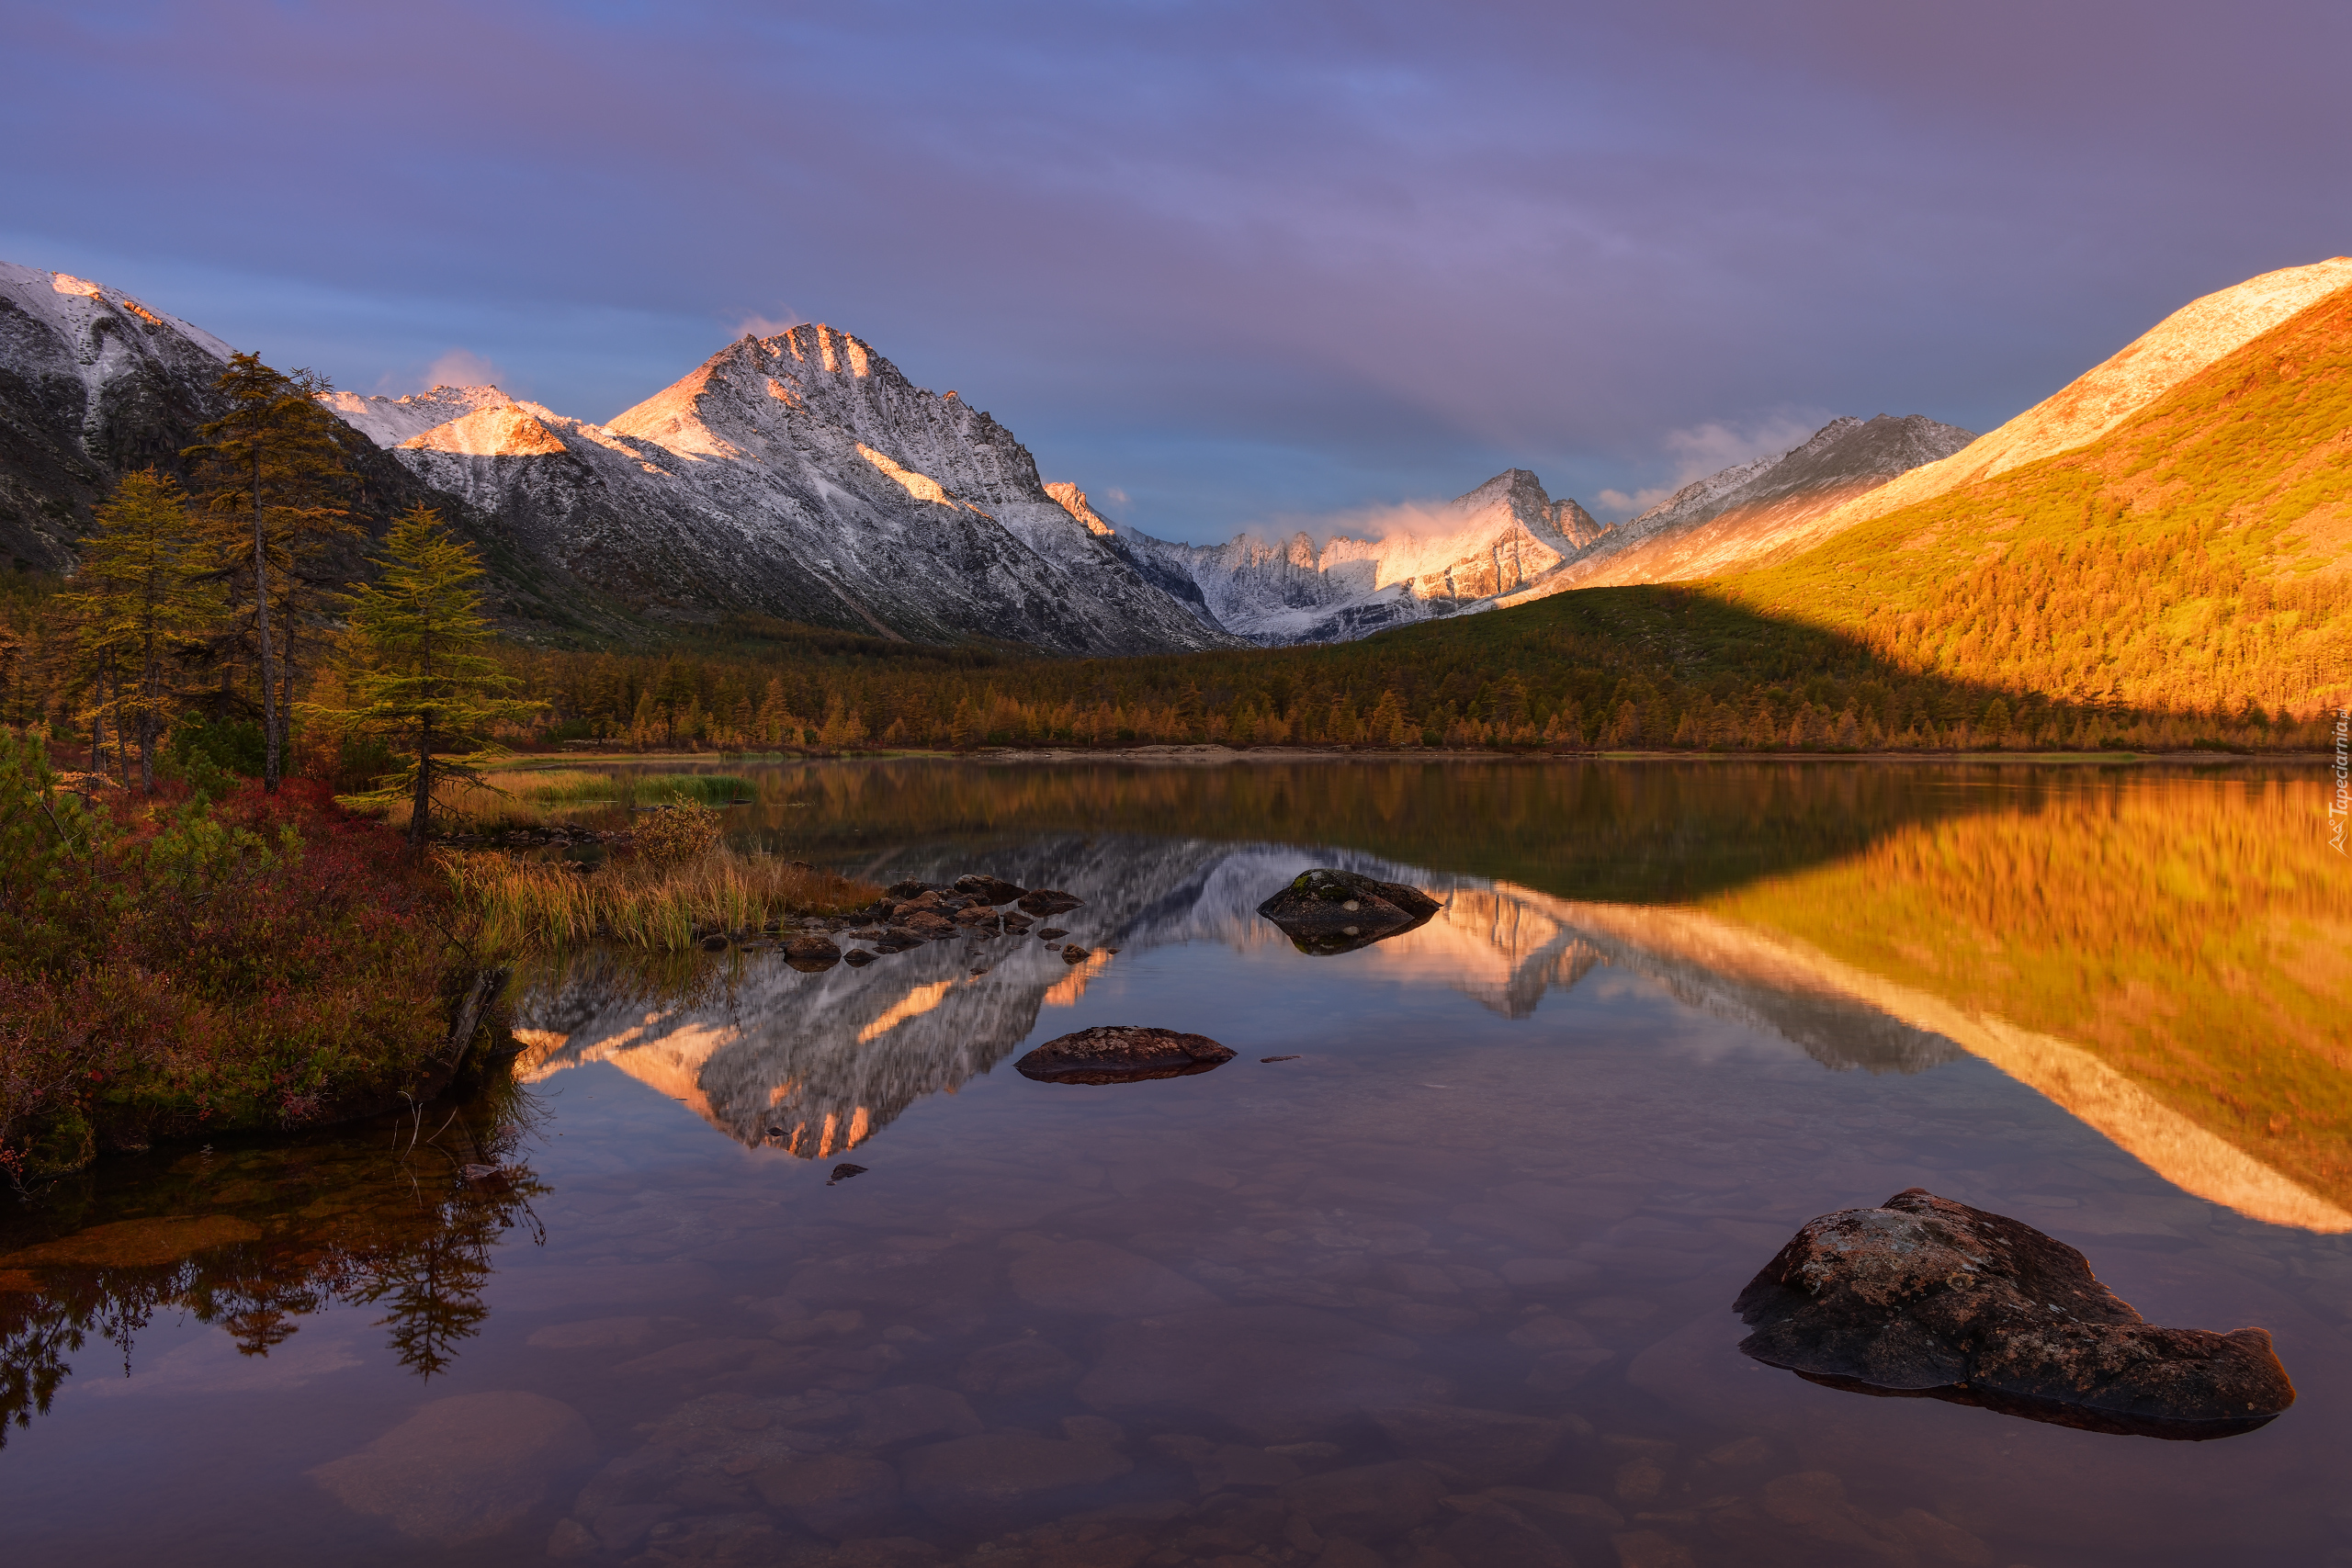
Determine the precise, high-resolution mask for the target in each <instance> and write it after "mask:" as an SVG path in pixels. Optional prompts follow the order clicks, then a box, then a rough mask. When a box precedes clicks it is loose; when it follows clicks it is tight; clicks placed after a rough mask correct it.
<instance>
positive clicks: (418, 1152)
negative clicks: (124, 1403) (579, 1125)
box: [0, 1083, 548, 1446]
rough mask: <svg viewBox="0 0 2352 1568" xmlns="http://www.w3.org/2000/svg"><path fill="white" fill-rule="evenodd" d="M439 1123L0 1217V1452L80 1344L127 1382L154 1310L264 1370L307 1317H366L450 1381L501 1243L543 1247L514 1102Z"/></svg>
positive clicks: (223, 1163)
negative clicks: (104, 1351)
mask: <svg viewBox="0 0 2352 1568" xmlns="http://www.w3.org/2000/svg"><path fill="white" fill-rule="evenodd" d="M436 1109H437V1108H436ZM442 1115H443V1118H444V1119H443V1121H442V1124H441V1126H440V1128H439V1130H438V1131H437V1132H436V1131H433V1130H432V1120H431V1118H430V1117H429V1116H423V1115H411V1116H402V1117H400V1118H396V1119H393V1120H392V1121H388V1122H375V1123H372V1124H368V1125H365V1126H360V1127H354V1128H347V1129H340V1130H337V1131H335V1132H334V1133H329V1134H320V1135H318V1136H315V1137H312V1138H308V1139H304V1140H302V1141H300V1142H296V1143H290V1144H282V1145H271V1146H266V1147H254V1148H232V1149H229V1150H226V1151H220V1152H216V1151H215V1150H213V1149H212V1148H210V1147H209V1146H208V1147H206V1148H204V1149H202V1150H199V1151H197V1152H193V1153H188V1154H184V1155H179V1156H171V1155H158V1156H150V1157H148V1158H145V1159H136V1160H127V1161H122V1162H118V1163H117V1164H116V1165H114V1166H113V1167H112V1168H108V1167H105V1166H102V1167H101V1168H99V1169H98V1170H97V1171H96V1172H94V1173H88V1174H85V1175H84V1176H82V1177H79V1178H75V1179H69V1180H67V1181H65V1182H61V1183H59V1184H58V1185H57V1186H55V1187H53V1188H51V1190H46V1191H43V1192H40V1193H37V1194H34V1195H33V1196H32V1197H31V1198H30V1199H29V1200H28V1201H26V1202H24V1203H23V1204H22V1205H21V1206H20V1207H19V1208H18V1209H17V1212H16V1213H10V1214H7V1215H6V1216H0V1446H5V1445H6V1440H7V1434H8V1430H9V1428H10V1427H17V1428H22V1427H29V1426H30V1425H31V1424H32V1418H33V1416H34V1415H35V1414H37V1413H46V1412H47V1411H48V1409H49V1407H50V1404H51V1400H52V1399H54V1398H55V1396H56V1393H57V1391H58V1389H59V1388H60V1387H61V1386H62V1384H63V1383H64V1382H65V1380H66V1379H67V1378H68V1377H70V1376H72V1375H73V1373H74V1362H73V1361H72V1360H70V1359H69V1358H70V1357H73V1356H74V1355H75V1354H76V1353H78V1352H80V1351H82V1350H83V1349H85V1348H88V1347H91V1346H93V1345H95V1344H96V1343H99V1342H104V1343H107V1344H109V1345H111V1346H113V1347H114V1348H115V1349H116V1351H117V1352H119V1355H120V1358H121V1361H122V1368H123V1373H124V1375H125V1376H130V1375H131V1373H132V1371H133V1359H132V1347H133V1344H134V1342H135V1340H136V1339H137V1337H138V1336H139V1335H140V1333H141V1331H143V1330H144V1329H145V1328H146V1327H147V1325H148V1324H149V1323H150V1322H151V1321H153V1318H154V1316H155V1315H156V1314H157V1313H159V1312H173V1313H185V1314H188V1315H189V1316H192V1317H194V1318H195V1319H196V1320H197V1321H198V1322H199V1323H206V1324H213V1325H219V1326H220V1328H221V1329H222V1330H224V1331H225V1332H226V1333H227V1334H228V1335H229V1337H231V1338H232V1340H234V1341H235V1343H236V1346H237V1349H238V1352H239V1353H240V1354H241V1355H246V1356H266V1355H268V1354H269V1352H270V1351H271V1350H272V1349H274V1348H277V1346H279V1345H282V1344H284V1343H285V1342H286V1341H287V1340H288V1338H289V1337H292V1336H293V1335H294V1334H295V1333H296V1332H297V1331H298V1330H299V1329H300V1326H301V1320H302V1319H303V1318H304V1317H306V1316H309V1315H311V1314H315V1313H318V1312H322V1311H323V1310H325V1309H326V1308H328V1307H331V1306H335V1305H338V1304H349V1305H356V1306H374V1305H380V1306H382V1307H384V1308H385V1309H386V1311H385V1315H384V1316H383V1317H381V1318H379V1319H378V1320H377V1326H379V1327H384V1328H388V1329H389V1330H390V1333H389V1335H388V1340H389V1343H390V1348H391V1349H392V1351H393V1353H394V1354H395V1355H396V1356H397V1357H398V1358H399V1359H400V1362H401V1365H402V1366H405V1367H408V1368H411V1369H413V1371H415V1372H416V1373H417V1375H418V1376H420V1377H424V1378H430V1377H432V1376H433V1375H434V1374H435V1372H438V1371H443V1370H444V1369H446V1368H447V1366H448V1365H449V1363H450V1362H451V1361H452V1360H454V1359H456V1357H457V1354H458V1345H459V1344H460V1343H461V1342H462V1341H463V1340H465V1339H467V1338H468V1337H471V1336H472V1335H474V1334H476V1333H478V1332H479V1331H480V1330H481V1325H482V1323H483V1321H484V1320H485V1319H486V1318H487V1317H488V1316H489V1310H490V1309H489V1308H488V1307H487V1306H486V1305H484V1304H483V1302H482V1290H483V1287H484V1286H485V1285H486V1284H487V1283H488V1281H489V1279H490V1276H491V1273H492V1269H493V1261H492V1253H493V1249H494V1248H495V1247H496V1246H497V1245H498V1243H499V1241H500V1240H501V1238H502V1237H503V1236H504V1235H505V1234H506V1233H507V1232H509V1231H520V1232H521V1233H522V1234H523V1235H526V1236H527V1237H529V1238H530V1240H531V1241H532V1242H533V1243H534V1244H537V1243H543V1242H544V1241H545V1240H546V1231H545V1229H544V1227H543V1226H542V1225H541V1224H540V1223H539V1220H538V1217H537V1214H536V1213H533V1211H532V1208H531V1201H532V1200H533V1199H534V1198H537V1197H540V1196H543V1195H544V1194H545V1193H546V1191H547V1190H548V1189H547V1187H546V1185H545V1184H544V1183H542V1182H541V1181H539V1180H538V1179H537V1178H536V1177H535V1176H533V1175H532V1174H531V1172H530V1171H529V1170H528V1169H526V1168H524V1167H522V1166H520V1165H519V1164H516V1163H514V1161H515V1153H516V1151H517V1150H518V1149H519V1148H520V1147H521V1145H522V1143H523V1140H524V1138H525V1137H526V1134H528V1132H529V1130H530V1122H531V1116H532V1102H531V1100H529V1098H528V1096H527V1094H526V1092H524V1091H523V1090H521V1089H517V1088H516V1087H515V1086H514V1085H512V1084H511V1083H500V1084H497V1085H495V1086H493V1087H492V1088H490V1089H485V1090H484V1091H483V1092H482V1094H481V1096H479V1097H478V1098H477V1099H475V1100H472V1101H470V1102H469V1103H467V1104H465V1105H462V1106H460V1107H458V1109H456V1110H455V1111H444V1112H442Z"/></svg>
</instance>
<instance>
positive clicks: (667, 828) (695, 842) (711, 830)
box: [629, 800, 725, 865]
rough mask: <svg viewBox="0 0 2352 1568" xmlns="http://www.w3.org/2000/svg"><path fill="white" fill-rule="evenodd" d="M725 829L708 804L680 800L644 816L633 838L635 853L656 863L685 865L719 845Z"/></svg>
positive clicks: (634, 830)
mask: <svg viewBox="0 0 2352 1568" xmlns="http://www.w3.org/2000/svg"><path fill="white" fill-rule="evenodd" d="M724 831H725V829H724V828H723V826H722V825H721V823H720V821H719V818H718V812H716V811H713V810H712V809H711V808H710V807H707V806H701V805H697V804H696V803H695V802H693V801H690V800H678V801H675V802H673V803H672V804H671V805H669V806H665V807H655V808H654V809H653V810H651V811H649V812H646V813H645V814H644V815H642V816H640V817H639V818H638V820H637V824H636V827H635V829H633V830H632V831H631V833H630V835H629V837H630V840H632V842H631V845H630V851H631V853H632V854H633V855H634V856H635V858H637V859H638V860H640V861H644V862H647V863H650V864H653V865H683V864H686V863H691V862H694V861H698V860H700V859H702V857H703V856H705V855H707V854H708V853H710V852H711V851H713V850H715V849H717V848H718V840H719V837H720V835H721V834H722V833H723V832H724Z"/></svg>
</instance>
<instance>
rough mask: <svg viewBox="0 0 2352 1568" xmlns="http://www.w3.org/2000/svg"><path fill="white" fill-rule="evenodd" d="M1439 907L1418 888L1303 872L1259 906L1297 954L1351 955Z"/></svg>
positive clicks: (1347, 873) (1330, 873) (1339, 874)
mask: <svg viewBox="0 0 2352 1568" xmlns="http://www.w3.org/2000/svg"><path fill="white" fill-rule="evenodd" d="M1442 907H1443V906H1442V905H1440V904H1439V903H1438V901H1437V900H1436V899H1434V898H1432V897H1430V896H1429V895H1428V894H1426V893H1424V892H1422V891H1421V890H1420V889H1419V888H1418V887H1408V886H1406V885H1405V884H1404V883H1401V882H1375V881H1374V880H1373V879H1372V878H1371V877H1369V876H1364V875H1362V874H1358V873H1356V872H1352V871H1333V870H1329V869H1328V868H1325V869H1317V870H1314V871H1303V872H1300V873H1299V874H1297V875H1296V876H1295V877H1293V878H1292V879H1291V881H1290V884H1289V886H1285V887H1284V888H1283V890H1282V891H1281V892H1279V893H1277V894H1275V895H1274V896H1273V897H1271V898H1269V899H1267V900H1266V901H1265V902H1264V903H1262V904H1261V905H1259V906H1258V913H1260V914H1261V915H1263V916H1265V917H1266V919H1270V920H1272V921H1273V922H1274V924H1275V925H1277V926H1279V927H1281V928H1282V932H1283V935H1284V936H1286V937H1288V938H1290V940H1291V944H1292V945H1293V946H1295V947H1296V948H1297V949H1298V950H1299V952H1301V953H1317V954H1328V953H1351V952H1353V951H1354V950H1355V949H1357V948H1359V947H1370V946H1371V945H1372V944H1373V943H1374V942H1385V941H1386V940H1387V939H1388V938H1390V937H1392V936H1397V935H1400V934H1402V933H1403V932H1406V931H1411V930H1412V929H1413V928H1414V927H1416V926H1418V925H1420V924H1422V923H1423V922H1424V921H1426V920H1428V919H1429V918H1430V916H1431V915H1434V914H1436V913H1437V912H1438V910H1439V909H1440V908H1442Z"/></svg>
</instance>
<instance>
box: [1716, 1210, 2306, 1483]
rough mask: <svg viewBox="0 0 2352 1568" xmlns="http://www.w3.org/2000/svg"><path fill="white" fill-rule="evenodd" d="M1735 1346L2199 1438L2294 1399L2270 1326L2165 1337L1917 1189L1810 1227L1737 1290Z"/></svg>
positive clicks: (2066, 1416) (1894, 1388) (1842, 1381)
mask: <svg viewBox="0 0 2352 1568" xmlns="http://www.w3.org/2000/svg"><path fill="white" fill-rule="evenodd" d="M1734 1310H1735V1311H1736V1312H1737V1313H1738V1314H1740V1316H1741V1317H1742V1318H1743V1319H1744V1320H1745V1321H1746V1322H1747V1325H1749V1327H1751V1328H1752V1329H1754V1330H1755V1332H1754V1333H1752V1334H1750V1335H1749V1336H1748V1337H1747V1338H1746V1339H1744V1340H1742V1341H1741V1342H1740V1346H1739V1348H1740V1349H1741V1351H1743V1352H1744V1353H1745V1354H1747V1355H1748V1356H1751V1357H1754V1358H1755V1359H1757V1360H1759V1361H1762V1362H1765V1363H1766V1364H1768V1365H1770V1366H1775V1367H1785V1368H1786V1369H1788V1370H1789V1371H1792V1372H1795V1373H1796V1374H1797V1375H1799V1376H1800V1377H1804V1378H1807V1379H1810V1380H1811V1381H1813V1382H1818V1383H1824V1384H1826V1385H1827V1386H1829V1387H1832V1388H1842V1389H1849V1390H1852V1391H1854V1392H1857V1393H1878V1394H1895V1395H1908V1396H1914V1397H1919V1398H1928V1399H1943V1400H1950V1401H1951V1402H1952V1403H1954V1404H1981V1405H1983V1406H1985V1408H1987V1409H1990V1410H1997V1411H2000V1412H2002V1413H2003V1414H2005V1415H2010V1416H2024V1417H2026V1418H2028V1419H2030V1420H2035V1421H2048V1422H2052V1423H2054V1424H2056V1425H2058V1426H2062V1427H2081V1428H2083V1429H2085V1430H2086V1431H2094V1432H2116V1433H2125V1434H2131V1435H2135V1436H2139V1437H2147V1438H2175V1439H2185V1440H2189V1441H2196V1440H2199V1439H2203V1438H2227V1437H2234V1436H2236V1435H2237V1434H2239V1433H2241V1432H2250V1431H2252V1430H2254V1429H2255V1428H2256V1427H2260V1426H2262V1425H2264V1424H2265V1423H2267V1422H2268V1421H2270V1420H2271V1419H2272V1418H2273V1417H2275V1416H2278V1414H2279V1413H2280V1412H2281V1411H2283V1410H2285V1409H2286V1408H2287V1407H2288V1406H2289V1405H2290V1404H2293V1403H2294V1402H2295V1389H2294V1385H2293V1384H2292V1383H2290V1382H2288V1379H2287V1372H2286V1369H2285V1368H2283V1367H2281V1366H2280V1365H2279V1364H2278V1357H2277V1355H2275V1354H2274V1353H2273V1352H2272V1350H2271V1348H2270V1336H2269V1334H2268V1333H2267V1332H2266V1331H2264V1330H2262V1329H2259V1328H2241V1329H2237V1330H2235V1331H2234V1332H2232V1333H2228V1334H2221V1333H2216V1332H2214V1331H2212V1330H2211V1329H2203V1328H2161V1327H2158V1326H2157V1325H2154V1324H2152V1323H2150V1322H2148V1321H2147V1320H2146V1319H2144V1318H2143V1317H2142V1316H2141V1315H2140V1314H2138V1313H2137V1312H2134V1311H2133V1310H2132V1309H2131V1306H2130V1305H2129V1304H2128V1303H2124V1302H2122V1301H2120V1300H2119V1299H2118V1298H2117V1297H2116V1296H2115V1294H2114V1292H2110V1291H2109V1290H2108V1288H2107V1287H2106V1286H2104V1285H2102V1284H2100V1283H2099V1282H2098V1279H2097V1277H2095V1276H2094V1275H2093V1274H2092V1273H2091V1269H2090V1265H2089V1263H2088V1262H2087V1261H2086V1259H2085V1258H2084V1257H2083V1255H2082V1254H2081V1253H2079V1252H2077V1251H2075V1249H2074V1248H2073V1247H2068V1246H2066V1245H2065V1244H2064V1242H2060V1241H2056V1240H2053V1239H2052V1238H2051V1237H2049V1236H2046V1235H2042V1234H2041V1232H2040V1231H2038V1230H2035V1229H2034V1228H2033V1227H2032V1226H2030V1225H2028V1224H2021V1223H2020V1222H2018V1221H2016V1220H2012V1219H2007V1218H2006V1217H2004V1216H2002V1215H1999V1214H1990V1213H1985V1211H1983V1210H1981V1209H1972V1208H1970V1207H1969V1206H1968V1205H1966V1204H1965V1203H1955V1202H1952V1201H1950V1200H1949V1199H1944V1198H1939V1197H1936V1196H1935V1195H1934V1194H1933V1193H1930V1192H1928V1191H1926V1190H1922V1189H1920V1188H1917V1187H1914V1188H1910V1189H1908V1190H1905V1191H1902V1192H1898V1193H1896V1194H1895V1195H1894V1197H1892V1198H1890V1199H1888V1200H1887V1201H1885V1202H1884V1203H1883V1204H1882V1205H1880V1206H1879V1207H1878V1208H1875V1209H1843V1210H1840V1211H1838V1213H1832V1214H1824V1215H1822V1216H1821V1217H1820V1218H1818V1219H1815V1220H1813V1221H1810V1222H1809V1223H1807V1224H1806V1225H1805V1226H1804V1229H1802V1230H1800V1231H1798V1232H1797V1234H1796V1235H1795V1236H1794V1237H1793V1238H1792V1239H1791V1240H1790V1242H1789V1244H1788V1245H1787V1246H1786V1247H1782V1248H1781V1251H1780V1254H1779V1256H1777V1257H1775V1258H1773V1259H1772V1261H1771V1262H1770V1263H1768V1264H1766V1265H1765V1266H1764V1269H1763V1272H1761V1273H1759V1274H1758V1275H1757V1276H1756V1278H1755V1279H1754V1280H1751V1281H1749V1283H1748V1286H1747V1289H1746V1290H1745V1291H1742V1292H1740V1294H1739V1300H1738V1301H1737V1302H1736V1303H1734Z"/></svg>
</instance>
